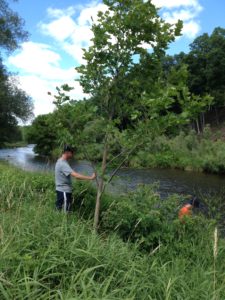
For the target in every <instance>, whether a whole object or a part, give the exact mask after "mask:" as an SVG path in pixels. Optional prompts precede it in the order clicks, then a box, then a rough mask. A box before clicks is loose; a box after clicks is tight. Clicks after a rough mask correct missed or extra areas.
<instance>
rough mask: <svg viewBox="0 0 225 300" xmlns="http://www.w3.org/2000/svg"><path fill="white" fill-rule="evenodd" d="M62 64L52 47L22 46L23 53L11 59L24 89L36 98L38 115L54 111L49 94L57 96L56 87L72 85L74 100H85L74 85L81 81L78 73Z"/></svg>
mask: <svg viewBox="0 0 225 300" xmlns="http://www.w3.org/2000/svg"><path fill="white" fill-rule="evenodd" d="M60 62H61V56H60V55H59V53H56V52H55V51H53V50H52V48H51V47H50V46H49V45H46V44H40V43H34V42H27V43H24V44H22V47H21V49H20V51H19V52H18V53H17V54H15V55H13V56H10V57H9V59H8V64H9V65H13V66H14V67H16V68H17V69H18V70H20V74H21V75H19V76H18V78H19V81H20V85H21V88H22V89H23V90H25V91H26V92H27V93H28V95H30V96H31V97H32V98H33V100H34V113H35V115H39V114H45V113H48V112H50V111H52V110H53V108H54V105H53V103H52V101H53V98H52V97H51V96H49V95H48V92H50V93H51V94H52V95H54V94H56V86H61V85H62V84H64V83H68V84H69V85H70V86H72V87H74V88H75V89H74V90H73V92H71V96H72V97H73V98H74V99H82V98H83V97H84V96H85V95H84V94H83V91H82V88H81V86H80V84H79V83H78V82H75V81H74V79H75V78H77V77H78V76H77V73H76V71H75V69H74V68H73V67H71V68H68V69H63V68H62V67H61V66H60Z"/></svg>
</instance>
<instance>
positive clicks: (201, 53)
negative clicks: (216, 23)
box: [185, 27, 225, 106]
mask: <svg viewBox="0 0 225 300" xmlns="http://www.w3.org/2000/svg"><path fill="white" fill-rule="evenodd" d="M190 48H191V51H190V53H189V54H188V55H187V57H186V58H185V62H186V63H187V64H188V69H189V72H190V76H189V87H190V90H191V92H192V93H194V94H196V95H204V94H206V93H208V94H210V95H211V96H213V97H214V99H215V102H214V105H216V106H224V104H225V92H224V91H225V57H224V49H225V29H223V28H220V27H217V28H215V29H214V31H213V33H212V34H211V35H208V34H207V33H205V34H203V35H201V36H199V37H198V38H196V39H195V40H194V42H193V43H192V44H191V45H190Z"/></svg>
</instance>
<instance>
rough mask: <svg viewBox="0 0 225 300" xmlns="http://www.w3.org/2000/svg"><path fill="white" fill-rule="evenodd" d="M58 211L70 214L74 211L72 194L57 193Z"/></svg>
mask: <svg viewBox="0 0 225 300" xmlns="http://www.w3.org/2000/svg"><path fill="white" fill-rule="evenodd" d="M56 209H58V210H64V211H65V212H69V211H71V210H72V193H65V192H60V191H56Z"/></svg>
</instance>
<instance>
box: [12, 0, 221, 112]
mask: <svg viewBox="0 0 225 300" xmlns="http://www.w3.org/2000/svg"><path fill="white" fill-rule="evenodd" d="M153 2H154V4H155V5H156V6H157V7H161V10H160V14H161V16H162V18H164V19H165V20H167V21H168V22H170V23H173V22H175V21H176V20H177V19H182V20H183V21H184V28H183V36H182V37H181V38H179V39H177V41H176V42H174V43H173V44H172V45H171V46H170V49H169V51H168V53H169V54H174V53H179V52H180V51H184V52H188V50H189V44H190V43H191V42H192V41H193V40H194V39H195V38H196V37H197V36H199V35H200V34H202V33H204V32H208V33H209V34H211V33H212V31H213V29H214V28H215V27H217V26H220V27H224V28H225V18H224V13H225V0H214V1H213V0H153ZM11 7H12V8H13V9H14V10H16V11H17V12H18V13H19V15H20V16H21V17H23V19H24V20H25V22H26V25H25V28H26V30H28V31H29V33H30V37H29V41H28V42H25V43H23V44H22V45H21V48H20V49H19V50H17V51H16V52H15V53H13V54H12V55H11V56H10V57H8V58H7V60H6V64H7V66H8V68H9V69H10V70H11V71H14V72H17V74H18V77H19V81H20V83H21V87H22V88H23V89H24V90H25V91H26V92H27V93H28V94H30V95H31V97H32V98H33V99H34V105H35V110H34V112H35V115H38V114H44V113H48V112H50V111H52V110H53V108H54V107H53V104H52V99H51V97H49V96H48V95H47V93H48V92H49V91H50V92H52V93H53V94H54V92H55V87H56V86H58V85H61V84H63V83H65V82H66V83H69V84H70V85H73V86H74V92H73V96H74V97H76V98H78V99H80V98H82V97H83V92H82V89H81V87H80V86H79V83H78V82H75V81H74V79H75V78H77V77H78V74H76V71H75V70H74V68H75V67H76V66H77V65H79V64H80V63H82V50H81V48H82V47H88V46H89V45H90V38H91V31H90V22H91V17H93V18H94V19H95V18H96V14H97V12H98V11H99V10H103V11H104V10H105V6H104V5H103V4H102V3H101V1H97V0H96V1H93V0H90V1H87V0H86V1H81V0H74V1H72V0H38V1H31V0H20V1H19V2H16V3H12V5H11Z"/></svg>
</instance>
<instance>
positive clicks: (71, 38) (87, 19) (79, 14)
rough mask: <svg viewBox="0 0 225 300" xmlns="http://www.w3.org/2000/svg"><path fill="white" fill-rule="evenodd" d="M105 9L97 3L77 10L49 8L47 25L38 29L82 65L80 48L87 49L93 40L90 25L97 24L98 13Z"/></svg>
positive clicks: (42, 25) (41, 24)
mask: <svg viewBox="0 0 225 300" xmlns="http://www.w3.org/2000/svg"><path fill="white" fill-rule="evenodd" d="M106 8H107V7H106V5H104V4H102V3H98V2H92V3H90V4H89V5H88V6H84V7H82V8H79V10H78V9H76V8H75V7H74V8H73V7H70V8H68V9H65V10H59V9H53V8H49V9H48V11H47V12H48V16H49V18H50V19H49V21H48V22H47V23H44V22H41V23H40V24H39V28H40V30H41V32H42V33H43V34H45V35H47V36H50V37H52V38H53V39H54V40H56V41H58V42H59V46H60V47H61V49H63V50H64V51H66V52H67V53H68V54H69V55H71V56H72V57H73V58H74V60H75V62H76V63H78V64H80V63H83V59H82V56H83V51H82V48H88V47H89V46H90V45H91V39H92V38H93V33H92V31H91V24H92V23H93V21H94V22H97V19H98V17H97V15H98V12H99V11H102V12H105V11H106ZM75 15H76V16H75Z"/></svg>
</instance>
